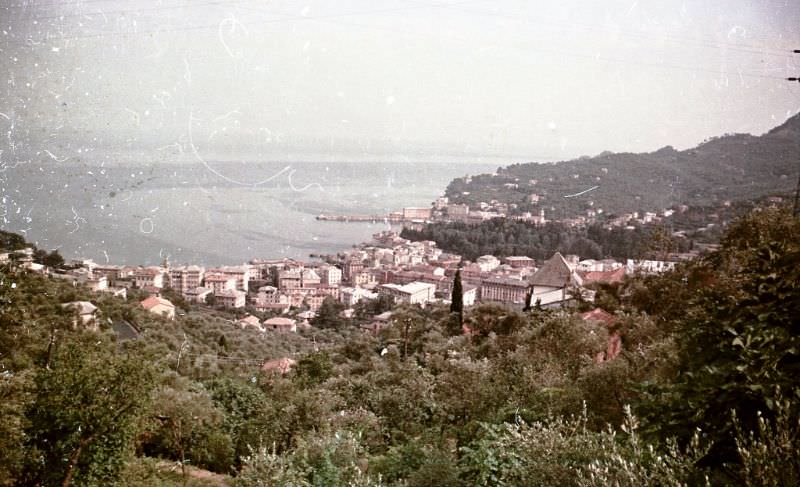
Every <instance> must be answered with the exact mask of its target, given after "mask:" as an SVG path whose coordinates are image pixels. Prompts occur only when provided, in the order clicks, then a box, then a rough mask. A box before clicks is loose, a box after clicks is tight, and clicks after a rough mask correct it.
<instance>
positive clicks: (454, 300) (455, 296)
mask: <svg viewBox="0 0 800 487" xmlns="http://www.w3.org/2000/svg"><path fill="white" fill-rule="evenodd" d="M450 312H451V313H458V321H459V322H462V321H463V317H464V288H463V287H462V285H461V269H458V270H457V271H456V275H455V277H454V278H453V292H452V294H451V298H450Z"/></svg>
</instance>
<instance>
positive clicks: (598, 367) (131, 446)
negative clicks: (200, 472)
mask: <svg viewBox="0 0 800 487" xmlns="http://www.w3.org/2000/svg"><path fill="white" fill-rule="evenodd" d="M798 283H800V220H798V219H797V218H794V217H792V216H791V215H789V214H788V213H787V212H785V211H781V210H777V209H767V210H762V211H758V212H754V213H753V214H751V215H748V216H746V217H745V218H743V219H742V220H740V221H739V222H737V223H735V224H733V225H732V226H731V227H730V228H729V229H728V231H727V233H726V234H725V236H724V238H723V239H722V246H721V249H720V251H718V252H716V253H713V254H710V255H708V256H707V257H704V258H701V259H699V260H696V261H693V262H691V263H687V264H684V265H682V266H680V267H679V268H678V269H677V270H676V271H674V272H671V273H667V274H663V275H657V276H650V277H643V276H636V277H633V278H631V279H629V280H628V281H626V282H625V283H623V284H620V285H618V286H606V287H603V288H602V289H600V290H599V293H600V294H602V295H603V298H602V299H603V302H604V303H607V310H608V311H612V312H613V313H614V317H613V320H612V321H611V322H610V324H606V323H603V322H597V321H585V320H584V319H582V318H581V314H580V312H582V311H585V310H588V309H590V305H589V304H588V303H584V304H583V305H582V306H583V307H581V308H578V309H572V310H539V309H536V308H534V309H532V310H530V311H526V312H523V311H519V310H514V309H510V308H505V307H502V306H496V305H486V304H483V305H478V306H474V307H471V308H468V309H466V310H464V315H463V320H464V324H465V325H466V327H467V329H468V330H470V333H467V334H464V333H462V327H461V323H460V317H459V315H458V314H457V313H450V311H449V309H448V308H447V307H445V306H429V307H427V308H425V309H421V308H419V307H409V306H400V307H396V308H395V309H394V316H393V319H392V320H391V322H390V324H389V326H388V327H386V328H384V329H383V330H381V332H380V333H379V334H378V335H377V336H373V335H371V334H369V333H364V332H362V331H361V330H359V329H357V328H355V327H353V326H352V325H351V324H350V322H349V321H348V320H346V319H344V318H338V319H337V317H336V315H335V313H334V314H332V315H330V316H326V318H325V320H320V321H319V322H318V323H320V324H323V323H324V324H325V326H326V328H325V329H312V330H311V331H310V332H304V333H303V334H298V335H279V334H277V333H274V334H273V333H266V334H263V335H262V334H258V333H255V332H253V333H250V332H249V331H248V330H241V329H239V328H238V326H235V325H234V324H232V323H230V322H228V321H226V315H225V314H217V313H216V312H211V311H208V310H206V309H195V308H191V309H190V312H189V313H187V315H186V316H181V317H179V318H178V319H177V320H176V321H175V322H170V321H167V320H164V319H162V318H159V317H155V316H153V315H149V314H147V313H145V312H144V311H143V310H141V309H139V307H138V303H137V301H136V300H135V299H131V300H130V301H126V300H123V299H120V298H114V297H108V296H106V297H99V296H98V295H93V294H90V293H88V291H86V290H84V289H82V288H73V287H72V286H71V285H66V284H64V283H61V282H59V281H56V280H51V279H49V278H46V277H41V276H38V275H35V274H29V273H24V272H22V271H21V270H19V269H17V268H15V267H14V266H13V265H10V266H9V265H5V266H4V267H2V271H1V273H0V320H2V328H0V479H2V480H0V484H4V485H126V486H128V485H141V486H144V485H178V484H182V483H183V482H184V480H183V479H182V478H181V477H182V475H181V466H185V467H186V468H187V475H188V472H189V471H190V470H191V469H193V468H196V467H199V468H202V469H206V470H209V471H211V472H216V473H218V474H222V476H220V477H214V478H213V479H214V480H213V482H221V483H214V484H212V483H209V482H211V480H208V481H204V480H200V479H193V480H191V482H192V483H193V484H194V485H225V484H228V485H238V486H256V485H259V486H263V485H268V486H271V485H275V486H285V485H301V486H302V485H314V486H340V485H341V486H345V485H361V486H368V485H387V486H389V485H391V486H400V485H406V486H441V485H448V486H475V485H478V486H494V485H519V486H528V485H565V486H570V485H576V486H606V485H626V486H627V485H629V486H634V485H635V486H639V485H705V484H706V482H708V483H709V484H710V485H797V484H798V483H799V482H800V460H798V459H799V458H800V456H798V454H797V453H798V451H800V425H799V424H798V418H800V411H798V409H800V408H798V406H800V400H798V397H800V379H798V377H800V357H798V353H800V352H798V350H800V343H798V340H800V329H798V326H800V325H799V324H798V321H797V316H800V284H798ZM76 299H86V300H91V301H92V302H94V303H96V304H97V305H98V307H99V308H100V312H101V315H100V316H101V317H102V319H101V331H100V332H91V331H81V330H78V329H75V327H73V324H72V320H73V318H74V316H73V315H71V314H70V313H69V312H68V311H65V310H64V309H63V308H62V307H61V306H60V304H61V303H63V302H68V301H73V300H76ZM115 320H127V321H130V322H132V323H135V324H136V325H137V327H138V328H139V329H140V330H141V331H142V332H141V334H140V335H139V338H138V339H135V340H125V341H122V340H121V339H120V338H119V337H117V335H115V334H114V333H113V332H112V331H111V329H110V323H109V322H114V321H115ZM614 335H618V336H619V337H620V338H621V341H622V353H621V355H619V356H618V357H616V358H614V359H610V360H605V359H604V358H603V357H604V356H605V354H604V352H605V351H606V350H607V347H608V343H609V337H610V336H614ZM312 337H313V338H312ZM186 343H188V344H189V346H188V348H187V346H186V345H185V344H186ZM282 356H293V357H294V358H295V359H296V360H297V364H296V366H295V367H294V368H293V369H292V370H291V372H289V373H287V374H285V375H282V374H281V373H279V372H275V371H263V370H262V369H261V367H260V361H259V360H258V359H259V358H263V359H269V358H278V357H282ZM179 357H180V359H179ZM254 359H255V363H253V360H254ZM170 466H172V468H170ZM209 475H210V474H209ZM206 477H208V475H206ZM208 478H211V477H208Z"/></svg>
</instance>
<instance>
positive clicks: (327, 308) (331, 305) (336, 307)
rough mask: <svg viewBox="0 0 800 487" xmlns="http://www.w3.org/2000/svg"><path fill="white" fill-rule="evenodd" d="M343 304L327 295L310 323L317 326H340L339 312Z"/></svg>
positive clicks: (341, 321) (341, 322)
mask: <svg viewBox="0 0 800 487" xmlns="http://www.w3.org/2000/svg"><path fill="white" fill-rule="evenodd" d="M343 309H344V305H343V304H342V303H340V302H339V301H336V300H335V299H334V298H332V297H331V296H327V297H326V298H325V299H324V300H323V301H322V305H320V307H319V310H318V311H317V315H316V316H315V317H314V318H312V319H311V324H312V325H313V326H315V327H317V328H340V327H341V326H342V324H343V319H342V317H341V316H339V314H340V313H341V312H342V310H343Z"/></svg>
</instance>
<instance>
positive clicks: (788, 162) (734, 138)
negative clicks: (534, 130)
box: [445, 114, 800, 219]
mask: <svg viewBox="0 0 800 487" xmlns="http://www.w3.org/2000/svg"><path fill="white" fill-rule="evenodd" d="M798 171H800V114H796V115H794V116H792V117H789V118H788V119H787V120H786V121H785V122H784V123H782V124H781V125H778V126H776V127H775V128H773V129H771V130H769V131H768V132H766V133H764V134H762V135H759V136H756V135H750V134H726V135H722V136H719V137H712V138H710V139H707V140H705V141H703V142H702V143H700V144H698V145H697V146H696V147H693V148H689V149H686V150H681V151H678V150H676V149H675V148H673V147H672V146H669V145H668V146H665V147H662V148H660V149H658V150H656V151H653V152H648V153H630V152H623V153H611V152H607V151H606V152H603V153H601V154H599V155H597V156H593V157H583V158H578V159H572V160H567V161H560V162H555V163H548V164H540V163H535V162H528V163H523V164H512V165H509V166H506V167H501V168H498V171H497V173H496V174H494V175H491V174H480V175H475V176H467V177H463V178H457V179H455V180H453V181H451V182H450V184H449V185H448V187H447V190H446V191H445V196H447V197H448V198H449V199H450V201H451V202H452V203H462V204H468V205H470V207H476V206H477V205H478V204H479V203H480V202H487V203H488V202H491V201H493V200H494V201H497V202H499V203H506V204H508V205H509V206H510V210H509V213H510V214H515V213H516V214H519V213H524V212H532V213H534V212H537V213H538V212H539V211H540V210H542V209H543V210H544V211H545V215H546V217H547V218H548V219H567V218H574V217H577V216H581V215H586V214H587V212H589V211H598V210H603V211H602V213H604V214H606V215H608V214H620V213H626V212H632V211H659V210H662V209H667V208H672V207H675V206H677V205H682V204H685V205H709V204H718V203H720V202H723V201H728V200H730V201H740V200H743V199H754V198H758V197H762V196H766V195H770V194H773V193H785V192H789V191H792V190H793V189H794V187H795V184H796V180H797V176H798ZM595 186H596V188H595ZM590 188H593V189H590ZM581 192H584V193H583V194H581V195H579V196H575V195H576V194H577V193H581ZM532 195H536V197H537V198H533V199H534V200H535V199H538V202H532V201H531V199H532V198H531V196H532ZM513 205H516V207H514V208H513V209H511V207H512V206H513Z"/></svg>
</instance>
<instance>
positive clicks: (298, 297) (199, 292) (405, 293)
mask: <svg viewBox="0 0 800 487" xmlns="http://www.w3.org/2000/svg"><path fill="white" fill-rule="evenodd" d="M680 257H681V258H684V259H686V258H689V257H691V256H686V255H682V256H680ZM12 258H13V260H14V261H15V262H16V264H17V265H19V266H21V267H23V268H25V269H27V270H29V271H32V272H37V273H41V274H46V275H49V276H50V277H52V278H55V279H61V280H66V281H69V282H72V283H73V284H74V285H76V286H77V285H84V286H86V287H87V288H88V289H89V290H91V291H92V292H95V293H108V294H112V295H114V296H119V297H122V298H126V297H127V295H128V290H130V289H135V290H138V291H139V292H143V294H144V295H146V296H147V297H146V298H145V299H143V300H142V301H141V303H140V304H141V306H142V307H143V308H145V309H146V310H148V311H150V312H152V313H155V314H157V315H160V316H163V317H164V318H166V319H175V315H176V313H177V312H178V311H177V310H176V305H175V304H174V303H173V302H171V301H170V300H169V299H167V297H168V296H167V294H168V293H173V294H172V295H177V296H180V297H181V298H182V299H184V300H185V301H186V302H188V303H193V304H196V305H200V306H206V307H215V308H218V309H227V310H233V311H235V316H237V317H238V319H237V320H236V323H237V324H238V325H239V326H241V327H242V328H251V329H254V330H256V331H259V332H266V331H267V330H272V331H278V332H296V331H297V330H298V328H301V329H302V328H309V327H310V326H311V325H310V322H311V321H312V320H313V318H314V317H315V316H316V314H317V312H318V311H319V310H320V308H321V307H322V305H323V302H324V301H325V300H326V299H332V300H335V301H336V302H338V303H340V304H341V306H342V307H343V311H342V316H343V317H344V318H349V317H352V315H353V313H354V308H355V307H356V305H357V304H358V303H359V302H362V301H369V300H376V299H378V298H379V297H381V296H384V297H388V298H390V299H391V302H393V303H394V304H410V305H419V306H422V307H424V306H426V305H429V304H431V303H449V302H450V299H451V297H452V292H453V283H454V279H455V275H456V272H459V274H460V280H461V281H462V283H463V286H462V293H463V295H462V302H463V305H464V306H465V307H469V306H472V305H474V304H476V303H499V304H504V305H508V306H511V307H517V308H520V309H521V308H525V307H530V306H537V307H541V308H563V307H573V306H575V305H576V303H577V302H578V301H583V302H588V303H592V302H593V301H594V295H595V291H594V290H593V289H592V287H593V286H592V284H599V283H605V284H619V283H621V282H622V281H623V279H624V278H625V276H626V275H631V274H634V273H645V274H649V273H658V272H663V271H667V270H671V269H673V268H674V266H675V265H676V261H675V260H669V261H660V260H634V259H627V260H626V261H624V262H620V261H617V260H614V259H603V260H594V259H583V260H581V258H580V256H577V255H561V254H560V253H558V252H556V253H555V254H554V255H552V257H550V258H549V259H547V260H545V261H542V262H537V261H535V260H534V259H532V258H530V257H527V256H509V257H505V258H502V259H501V258H498V257H495V256H493V255H484V256H481V257H479V258H477V259H476V260H475V261H474V262H471V261H466V260H464V259H463V258H462V256H460V255H455V254H451V253H447V252H444V251H442V250H441V249H440V248H438V247H437V246H436V243H435V242H432V241H419V242H412V241H410V240H408V239H404V238H401V237H400V236H399V234H398V233H397V232H395V231H384V232H380V233H377V234H375V235H373V240H372V241H371V242H367V243H362V244H360V245H357V246H354V248H352V249H349V250H346V251H343V252H340V253H338V254H336V255H335V256H325V257H324V260H316V261H313V262H302V261H299V260H294V259H253V260H251V261H250V262H248V263H244V264H241V265H232V266H220V267H209V268H205V267H204V266H202V265H197V264H188V263H187V264H182V265H173V264H172V263H170V262H169V260H168V259H166V258H165V259H164V260H163V262H162V264H161V265H160V266H131V265H114V264H110V263H107V264H101V263H97V262H94V261H93V260H91V259H74V260H71V261H68V262H67V263H66V265H65V266H64V269H58V270H57V269H52V268H50V267H48V266H46V265H43V264H39V263H35V262H34V261H33V249H31V248H27V249H22V250H18V251H15V252H13V253H4V254H0V263H3V262H8V261H9V260H11V259H12ZM65 305H74V307H75V308H77V310H78V312H79V314H80V315H81V317H82V319H83V321H84V323H86V324H92V323H93V320H94V319H95V315H94V313H95V310H96V308H95V307H94V305H92V303H90V302H76V303H65ZM391 314H392V313H391V311H389V312H385V313H381V314H379V315H377V316H375V317H374V318H373V321H372V322H371V323H369V324H367V325H364V326H363V328H364V330H365V331H367V332H370V333H372V334H377V333H378V332H379V331H380V329H381V328H382V327H383V326H385V325H387V324H388V323H389V320H390V318H391ZM257 315H258V316H261V317H264V318H263V319H262V318H259V317H258V316H257Z"/></svg>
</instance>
